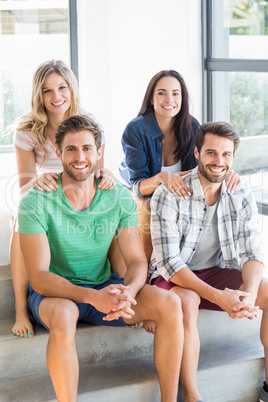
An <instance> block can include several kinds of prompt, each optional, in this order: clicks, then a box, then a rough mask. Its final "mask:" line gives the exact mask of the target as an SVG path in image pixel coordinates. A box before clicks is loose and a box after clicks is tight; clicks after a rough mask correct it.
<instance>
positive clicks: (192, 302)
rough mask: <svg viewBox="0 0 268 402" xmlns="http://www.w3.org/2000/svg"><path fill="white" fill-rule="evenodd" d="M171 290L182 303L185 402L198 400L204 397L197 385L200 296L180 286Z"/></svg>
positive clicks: (182, 367) (182, 378)
mask: <svg viewBox="0 0 268 402" xmlns="http://www.w3.org/2000/svg"><path fill="white" fill-rule="evenodd" d="M171 292H174V293H175V294H177V295H178V296H179V297H180V299H181V303H182V312H183V327H184V345H183V355H182V364H181V375H180V383H181V386H182V390H183V396H184V402H196V401H198V400H201V399H202V397H201V395H200V393H199V391H198V386H197V367H198V360H199V353H200V340H199V334H198V329H197V316H198V307H199V304H200V297H199V296H198V294H197V293H195V292H193V291H191V290H188V289H183V288H180V287H179V286H175V287H173V288H172V289H171Z"/></svg>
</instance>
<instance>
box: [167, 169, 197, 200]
mask: <svg viewBox="0 0 268 402" xmlns="http://www.w3.org/2000/svg"><path fill="white" fill-rule="evenodd" d="M190 172H191V170H188V171H186V172H177V173H170V172H161V173H160V175H161V183H162V184H164V185H165V186H166V187H167V189H168V190H169V191H170V192H171V193H172V194H177V195H178V196H179V197H180V198H183V199H185V200H187V199H188V197H189V195H191V193H190V190H189V189H188V187H187V186H186V184H185V182H184V181H183V179H182V178H181V176H184V175H186V174H187V173H190Z"/></svg>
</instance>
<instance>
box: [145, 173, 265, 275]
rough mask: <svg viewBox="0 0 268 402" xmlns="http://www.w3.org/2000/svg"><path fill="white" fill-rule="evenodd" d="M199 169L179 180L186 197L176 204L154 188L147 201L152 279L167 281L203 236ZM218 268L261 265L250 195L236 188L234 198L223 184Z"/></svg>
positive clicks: (173, 198) (169, 195) (204, 208)
mask: <svg viewBox="0 0 268 402" xmlns="http://www.w3.org/2000/svg"><path fill="white" fill-rule="evenodd" d="M197 169H198V167H196V168H195V169H193V171H192V172H191V173H190V174H188V175H187V176H185V177H184V179H185V183H186V184H187V186H188V188H189V190H190V192H191V194H192V195H191V196H190V197H189V198H188V200H183V199H180V197H178V196H177V195H173V194H172V193H170V192H169V191H168V189H167V188H166V187H165V186H164V185H161V186H159V187H158V188H157V189H156V191H155V192H154V195H153V197H152V200H151V210H152V213H151V236H152V243H153V254H152V258H151V262H150V267H149V278H150V280H152V279H153V278H156V277H158V276H160V275H161V276H163V277H164V278H165V279H166V280H167V281H169V279H170V278H171V277H172V276H173V275H174V274H175V273H176V272H177V271H179V270H180V269H181V268H183V267H185V266H187V264H188V263H189V262H190V261H191V259H192V258H193V255H194V253H195V250H196V247H197V244H198V242H199V239H200V236H201V234H202V231H203V228H204V224H205V220H206V211H207V204H206V201H205V196H204V193H203V190H202V187H201V184H200V181H199V177H198V173H197ZM217 217H218V234H219V239H220V247H221V252H222V262H221V267H222V268H232V269H242V267H243V265H244V264H245V262H247V261H250V260H258V261H260V262H262V263H263V261H264V258H263V253H262V246H261V236H260V225H259V222H258V210H257V206H256V202H255V200H254V197H253V195H252V193H251V192H250V191H249V190H248V189H247V188H246V187H245V186H243V185H240V187H239V188H238V189H236V190H235V191H234V192H233V194H230V193H227V191H226V187H225V182H223V183H222V187H221V195H220V199H219V204H218V208H217Z"/></svg>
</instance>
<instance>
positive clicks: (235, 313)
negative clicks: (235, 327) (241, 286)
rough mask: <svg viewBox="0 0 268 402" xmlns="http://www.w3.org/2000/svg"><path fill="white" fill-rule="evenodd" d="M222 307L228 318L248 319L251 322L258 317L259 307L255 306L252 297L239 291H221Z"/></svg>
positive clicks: (226, 289)
mask: <svg viewBox="0 0 268 402" xmlns="http://www.w3.org/2000/svg"><path fill="white" fill-rule="evenodd" d="M222 296H223V297H222V305H221V306H220V307H221V308H223V310H225V311H226V312H227V313H228V315H229V317H230V318H233V319H238V318H248V319H250V320H253V319H254V318H256V317H257V316H258V312H259V307H258V306H255V299H254V298H253V296H252V295H251V294H250V293H248V292H244V291H241V290H233V289H228V288H225V289H224V290H223V291H222Z"/></svg>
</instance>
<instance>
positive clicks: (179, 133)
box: [138, 70, 194, 161]
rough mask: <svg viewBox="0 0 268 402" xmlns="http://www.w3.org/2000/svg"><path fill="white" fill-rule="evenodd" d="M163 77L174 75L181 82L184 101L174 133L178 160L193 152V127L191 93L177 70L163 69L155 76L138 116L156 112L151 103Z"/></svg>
mask: <svg viewBox="0 0 268 402" xmlns="http://www.w3.org/2000/svg"><path fill="white" fill-rule="evenodd" d="M163 77H174V78H176V79H177V80H178V81H179V82H180V84H181V92H182V103H181V109H180V111H179V113H178V114H177V115H176V117H175V122H174V133H175V138H176V142H177V145H176V148H175V150H174V155H175V159H176V160H177V161H179V160H181V159H185V158H186V157H189V156H190V154H191V153H192V154H193V150H194V143H193V137H194V133H193V129H192V119H193V118H192V116H191V115H190V112H189V95H188V90H187V87H186V84H185V81H184V79H183V78H182V76H181V75H180V74H179V73H178V72H177V71H175V70H162V71H159V72H158V73H157V74H155V75H154V76H153V78H152V79H151V81H150V82H149V85H148V87H147V89H146V92H145V95H144V98H143V102H142V106H141V109H140V111H139V113H138V116H141V115H143V114H147V113H149V112H154V106H153V105H152V104H151V100H152V99H153V95H154V90H155V87H156V85H157V83H158V81H159V80H161V78H163Z"/></svg>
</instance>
